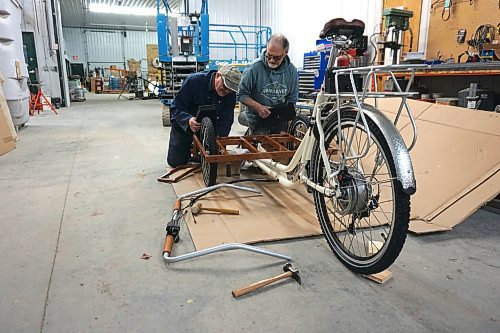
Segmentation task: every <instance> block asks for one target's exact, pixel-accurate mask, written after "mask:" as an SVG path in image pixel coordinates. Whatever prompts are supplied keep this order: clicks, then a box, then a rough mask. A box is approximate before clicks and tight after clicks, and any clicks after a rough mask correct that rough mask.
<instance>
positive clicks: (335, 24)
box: [319, 18, 365, 38]
mask: <svg viewBox="0 0 500 333" xmlns="http://www.w3.org/2000/svg"><path fill="white" fill-rule="evenodd" d="M363 32H365V23H364V22H363V21H361V20H352V21H350V22H348V21H346V20H344V19H343V18H336V19H333V20H330V21H328V22H326V23H325V26H324V27H323V30H321V32H320V34H319V38H327V37H332V36H339V35H344V36H346V37H348V38H349V37H354V38H356V37H360V36H362V35H363Z"/></svg>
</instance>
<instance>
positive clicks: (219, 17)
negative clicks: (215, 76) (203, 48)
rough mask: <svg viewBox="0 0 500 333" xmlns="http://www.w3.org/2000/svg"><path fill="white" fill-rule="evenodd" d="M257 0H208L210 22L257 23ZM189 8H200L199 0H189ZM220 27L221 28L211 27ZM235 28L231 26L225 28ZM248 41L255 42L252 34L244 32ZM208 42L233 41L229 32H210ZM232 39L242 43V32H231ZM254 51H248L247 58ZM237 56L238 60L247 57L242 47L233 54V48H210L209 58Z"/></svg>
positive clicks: (250, 56)
mask: <svg viewBox="0 0 500 333" xmlns="http://www.w3.org/2000/svg"><path fill="white" fill-rule="evenodd" d="M256 4H258V1H255V0H211V1H210V0H209V1H208V14H209V17H210V24H225V25H252V26H255V25H258V23H257V6H256ZM189 6H190V8H189V10H190V11H191V12H194V11H195V10H196V11H197V12H199V11H200V9H201V0H191V1H190V4H189ZM215 29H219V30H220V29H221V28H215V27H214V28H213V29H212V30H215ZM233 29H234V30H235V31H236V30H237V28H231V29H226V30H233ZM246 37H247V40H248V42H249V43H255V38H254V35H252V34H246ZM209 38H210V42H211V43H212V42H223V43H233V39H232V38H231V36H230V34H229V33H222V32H214V31H212V32H210V37H209ZM233 38H234V41H236V42H237V43H243V42H244V41H245V39H244V37H243V34H241V33H237V32H235V33H233ZM254 55H255V51H253V52H250V51H248V58H249V59H253V58H254ZM235 57H237V58H238V59H239V60H241V59H244V58H245V57H247V52H246V51H244V50H243V49H240V50H238V51H237V54H236V56H235V54H234V51H233V50H225V49H219V48H211V49H210V59H234V58H235Z"/></svg>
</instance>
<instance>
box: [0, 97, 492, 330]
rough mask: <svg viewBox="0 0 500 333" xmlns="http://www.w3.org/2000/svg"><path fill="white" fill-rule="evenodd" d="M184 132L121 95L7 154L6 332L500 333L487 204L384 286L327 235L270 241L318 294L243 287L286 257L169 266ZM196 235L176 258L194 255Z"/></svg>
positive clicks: (43, 124) (230, 255)
mask: <svg viewBox="0 0 500 333" xmlns="http://www.w3.org/2000/svg"><path fill="white" fill-rule="evenodd" d="M168 133H169V130H168V128H164V127H162V126H161V111H160V106H159V102H158V101H157V100H151V101H127V100H123V99H122V100H116V95H112V96H106V95H104V96H95V95H90V96H89V99H88V100H87V101H86V102H84V103H75V104H73V106H72V107H71V108H66V109H61V110H60V115H59V116H56V115H53V114H51V113H49V112H46V113H44V114H42V115H37V116H35V117H32V118H31V119H30V121H29V123H28V126H27V127H26V128H25V129H23V130H22V131H21V132H20V133H19V137H20V141H19V142H18V144H17V149H16V150H14V151H12V152H10V153H8V154H6V155H4V156H1V157H0V193H1V196H0V217H1V218H0V228H1V230H2V232H1V233H0V292H1V296H0V331H1V332H47V333H48V332H64V333H67V332H238V331H244V332H403V331H408V332H499V331H500V246H499V244H500V221H499V220H500V219H499V216H498V215H495V214H492V213H490V212H487V211H483V210H479V211H478V212H477V213H475V214H474V215H472V216H471V217H470V218H469V219H467V221H465V222H464V223H462V224H460V225H459V226H457V227H456V228H455V229H454V230H453V231H450V232H447V233H441V234H434V235H428V236H419V237H415V236H409V238H408V240H407V242H406V245H405V247H404V249H403V252H402V254H401V256H400V257H399V259H398V260H397V262H396V263H395V264H394V265H393V266H392V268H391V271H392V272H393V275H394V276H393V279H392V280H390V281H389V282H387V283H386V284H384V285H378V284H375V283H374V282H371V281H369V280H367V279H365V278H362V277H360V276H358V275H356V274H353V273H351V272H350V271H348V270H347V269H346V268H344V267H343V266H342V265H341V264H340V263H339V262H338V261H337V260H336V259H335V257H334V256H333V254H332V253H331V252H330V250H329V248H328V246H327V245H326V243H325V241H324V240H323V239H322V238H321V237H318V238H310V239H302V240H295V241H286V242H276V243H272V244H264V245H261V246H262V247H263V248H266V249H270V250H273V251H277V252H280V253H284V254H287V255H290V256H292V257H293V258H294V265H295V266H296V267H297V268H298V269H299V270H300V271H301V275H302V281H303V284H302V286H299V285H298V284H296V283H295V282H293V281H288V282H282V283H279V284H277V285H274V286H272V287H268V288H266V289H262V290H261V291H259V292H256V293H254V294H250V295H247V296H244V297H241V298H240V299H234V298H233V297H232V296H231V290H232V289H234V288H236V287H240V286H243V285H245V284H247V283H251V282H254V281H257V280H260V279H262V278H265V277H269V276H273V275H277V274H279V273H280V270H281V266H282V265H283V262H281V261H279V260H277V259H274V258H271V257H265V256H261V255H257V254H251V253H247V252H242V251H234V252H226V253H220V254H214V255H211V256H206V257H203V258H198V259H194V260H191V261H186V262H180V263H175V264H170V265H166V264H165V263H164V261H163V260H162V257H161V249H162V246H163V239H164V227H165V223H166V222H167V220H168V219H169V217H170V214H171V209H172V204H173V201H174V192H173V190H172V187H171V186H170V185H166V184H160V183H157V182H156V177H158V176H159V175H161V174H162V173H163V172H164V170H165V152H166V148H167V140H168ZM311 209H313V208H312V207H311ZM181 237H182V240H181V242H180V243H179V244H178V245H177V246H176V247H175V251H176V253H177V254H179V253H186V252H188V251H192V250H193V249H194V248H193V244H192V242H191V240H190V236H189V233H188V230H187V228H186V227H185V226H184V227H183V228H182V233H181ZM144 253H146V254H150V255H151V258H150V259H149V260H144V259H141V256H142V255H143V254H144Z"/></svg>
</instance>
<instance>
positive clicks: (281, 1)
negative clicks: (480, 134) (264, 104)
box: [259, 0, 382, 67]
mask: <svg viewBox="0 0 500 333" xmlns="http://www.w3.org/2000/svg"><path fill="white" fill-rule="evenodd" d="M259 2H261V3H262V24H264V25H268V26H270V27H271V28H272V29H273V32H279V33H283V34H285V35H286V36H287V38H288V39H289V41H290V51H289V56H290V58H291V60H292V62H293V63H294V64H295V65H296V66H297V67H302V62H303V54H304V53H305V52H310V51H313V50H314V49H315V47H316V39H319V37H318V36H319V33H320V31H321V30H322V28H323V26H324V24H325V23H326V22H327V21H329V20H331V19H333V18H337V17H342V18H344V19H346V20H352V19H359V20H362V21H363V22H365V26H366V28H365V35H368V36H370V35H371V34H372V33H373V32H374V31H375V29H378V24H380V20H381V15H382V1H381V0H348V1H347V0H343V1H339V0H335V1H333V0H323V1H317V0H312V1H307V2H304V1H297V0H262V1H260V0H259Z"/></svg>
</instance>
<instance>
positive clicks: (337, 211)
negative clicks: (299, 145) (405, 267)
mask: <svg viewBox="0 0 500 333" xmlns="http://www.w3.org/2000/svg"><path fill="white" fill-rule="evenodd" d="M356 114H357V112H353V111H346V110H343V111H341V123H342V125H341V131H340V133H342V134H341V135H342V144H339V143H340V140H339V131H338V128H339V126H338V124H337V115H335V116H332V117H330V118H329V119H327V120H326V121H325V125H324V129H325V138H326V140H325V142H318V141H317V142H316V144H315V147H314V149H313V154H312V159H311V161H312V170H311V176H312V179H313V181H314V182H315V183H317V184H320V185H322V186H324V187H331V186H333V185H332V184H333V183H334V182H333V179H328V177H327V175H326V171H325V165H324V162H323V159H322V158H321V153H320V144H324V145H325V148H326V152H327V156H328V162H329V164H330V167H331V169H332V176H331V177H336V180H337V183H338V184H339V190H340V192H341V195H340V197H339V198H335V197H329V196H326V195H325V194H323V193H320V192H318V191H314V204H315V206H316V214H317V216H318V220H319V222H320V225H321V228H322V230H323V233H324V235H325V238H326V241H327V242H328V245H329V246H330V248H331V249H332V251H333V252H334V253H335V255H336V256H337V257H338V258H339V259H340V261H341V262H342V263H343V264H344V265H345V266H347V267H348V268H349V269H351V270H352V271H354V272H357V273H361V274H374V273H378V272H381V271H383V270H384V269H387V268H388V267H389V266H390V265H391V264H392V263H393V262H394V261H395V260H396V258H397V257H398V255H399V253H400V252H401V249H402V247H403V244H404V242H405V240H406V234H407V231H408V223H409V215H410V197H409V195H408V194H406V193H404V192H403V191H402V188H401V184H400V182H399V181H398V180H397V179H396V171H395V170H396V169H395V165H394V160H393V157H392V155H391V152H390V150H389V146H388V144H387V141H386V139H385V137H384V136H383V134H382V132H381V130H380V129H379V128H378V127H377V125H376V124H375V123H374V122H372V121H371V120H370V119H369V118H367V119H366V120H367V123H368V127H369V132H370V142H369V140H368V133H367V130H366V128H365V127H364V125H363V123H362V121H361V120H359V121H358V122H356V120H355V118H356ZM351 138H352V144H351V147H350V149H349V151H347V149H348V147H347V146H348V143H349V141H350V139H351ZM368 145H369V146H368ZM367 146H368V147H369V148H368V153H367V154H366V155H365V156H363V157H359V158H353V159H350V160H345V164H343V163H342V160H341V157H339V156H341V155H342V154H340V152H342V153H343V155H344V156H359V155H361V154H362V152H363V151H364V150H365V148H366V147H367Z"/></svg>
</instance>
